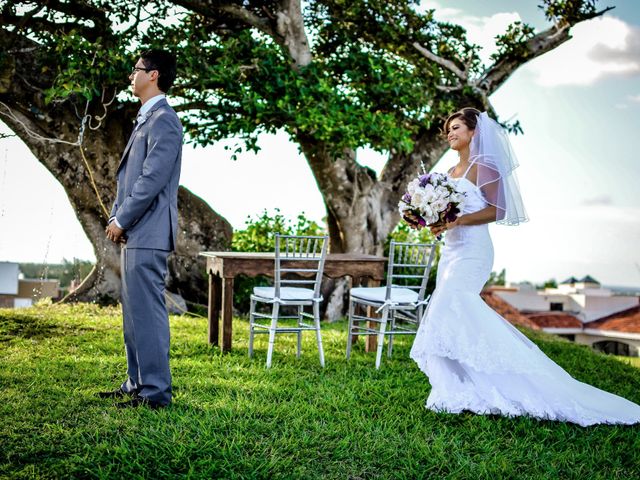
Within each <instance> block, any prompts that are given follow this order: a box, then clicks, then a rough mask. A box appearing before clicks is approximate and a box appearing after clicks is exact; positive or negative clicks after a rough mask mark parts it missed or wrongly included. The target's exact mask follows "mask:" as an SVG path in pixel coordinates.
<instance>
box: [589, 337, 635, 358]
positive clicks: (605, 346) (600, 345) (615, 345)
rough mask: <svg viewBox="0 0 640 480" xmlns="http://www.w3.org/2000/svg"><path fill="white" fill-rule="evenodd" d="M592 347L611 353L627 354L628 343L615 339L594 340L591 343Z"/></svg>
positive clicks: (626, 355)
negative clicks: (594, 341)
mask: <svg viewBox="0 0 640 480" xmlns="http://www.w3.org/2000/svg"><path fill="white" fill-rule="evenodd" d="M593 348H595V349H596V350H599V351H600V352H603V353H608V354H611V355H624V356H625V357H628V356H629V345H627V344H626V343H622V342H616V341H615V340H603V341H601V342H596V343H594V344H593Z"/></svg>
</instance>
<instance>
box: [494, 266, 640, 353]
mask: <svg viewBox="0 0 640 480" xmlns="http://www.w3.org/2000/svg"><path fill="white" fill-rule="evenodd" d="M488 292H489V293H490V294H491V295H492V296H494V297H497V298H499V299H500V300H503V301H505V302H506V303H508V304H509V305H510V306H511V307H513V308H514V309H515V310H517V311H518V312H519V313H520V314H521V315H523V316H524V317H526V318H527V319H528V320H529V321H530V322H531V323H532V324H533V325H535V327H531V328H534V329H539V330H543V331H545V332H548V333H552V334H555V335H560V336H562V337H565V338H568V339H569V340H572V341H575V342H576V343H581V344H585V345H590V346H592V347H593V348H595V349H597V350H600V351H603V352H605V353H612V354H616V355H628V356H640V297H638V296H637V295H618V294H616V293H615V292H614V291H612V290H611V289H609V288H605V287H603V286H602V285H600V283H599V282H598V281H597V280H596V279H594V278H592V277H590V276H588V275H587V276H586V277H584V278H582V279H576V278H574V277H571V278H568V279H567V280H565V281H564V282H562V283H560V284H559V285H558V287H557V288H545V289H544V290H536V288H535V287H534V286H533V285H530V284H522V285H509V286H507V287H499V286H494V287H491V288H490V289H488ZM485 301H487V300H486V298H485ZM487 303H489V305H490V306H492V305H491V303H490V302H487ZM492 307H493V306H492ZM494 309H495V308H494ZM505 318H507V317H505ZM510 321H511V320H510ZM512 323H513V322H512ZM520 324H523V323H522V322H520Z"/></svg>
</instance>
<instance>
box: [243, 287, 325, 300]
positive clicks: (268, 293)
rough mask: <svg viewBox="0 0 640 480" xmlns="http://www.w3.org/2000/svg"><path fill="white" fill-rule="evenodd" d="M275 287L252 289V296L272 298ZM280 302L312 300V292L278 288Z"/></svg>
mask: <svg viewBox="0 0 640 480" xmlns="http://www.w3.org/2000/svg"><path fill="white" fill-rule="evenodd" d="M275 292H276V289H275V287H254V289H253V294H254V295H255V296H256V297H262V298H273V297H274V295H275ZM280 299H281V300H312V299H313V290H311V289H309V288H296V287H282V288H280Z"/></svg>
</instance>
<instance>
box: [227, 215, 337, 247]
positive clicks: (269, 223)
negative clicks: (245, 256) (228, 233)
mask: <svg viewBox="0 0 640 480" xmlns="http://www.w3.org/2000/svg"><path fill="white" fill-rule="evenodd" d="M276 234H281V235H326V230H325V229H324V228H323V227H321V226H320V225H319V224H318V223H316V222H314V221H313V220H309V219H307V218H306V217H305V216H304V212H303V213H301V214H299V215H298V217H297V218H296V220H295V221H291V220H290V219H287V218H286V217H285V216H284V215H282V214H281V213H280V209H278V208H276V209H275V211H274V213H273V214H270V213H269V212H268V211H267V210H266V209H265V210H264V211H263V212H262V213H261V214H260V215H259V216H258V217H257V218H255V219H252V218H251V217H247V221H246V222H245V228H244V229H243V230H236V231H235V232H233V240H232V243H231V250H233V251H234V252H273V251H274V249H275V247H276V240H275V239H276Z"/></svg>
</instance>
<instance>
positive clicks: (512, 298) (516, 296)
mask: <svg viewBox="0 0 640 480" xmlns="http://www.w3.org/2000/svg"><path fill="white" fill-rule="evenodd" d="M493 293H494V294H495V295H498V296H499V297H500V298H501V299H502V300H504V301H505V302H507V303H509V304H511V305H512V306H513V307H515V308H517V309H518V310H521V311H522V310H530V311H534V312H535V311H538V312H548V311H549V310H550V306H551V303H562V309H563V310H564V311H565V312H575V311H577V310H579V308H577V307H578V305H577V304H576V303H575V302H574V301H573V299H572V298H571V297H568V296H567V295H561V294H548V295H544V294H538V293H537V292H536V291H524V292H522V291H520V292H509V291H500V290H496V291H493Z"/></svg>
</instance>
